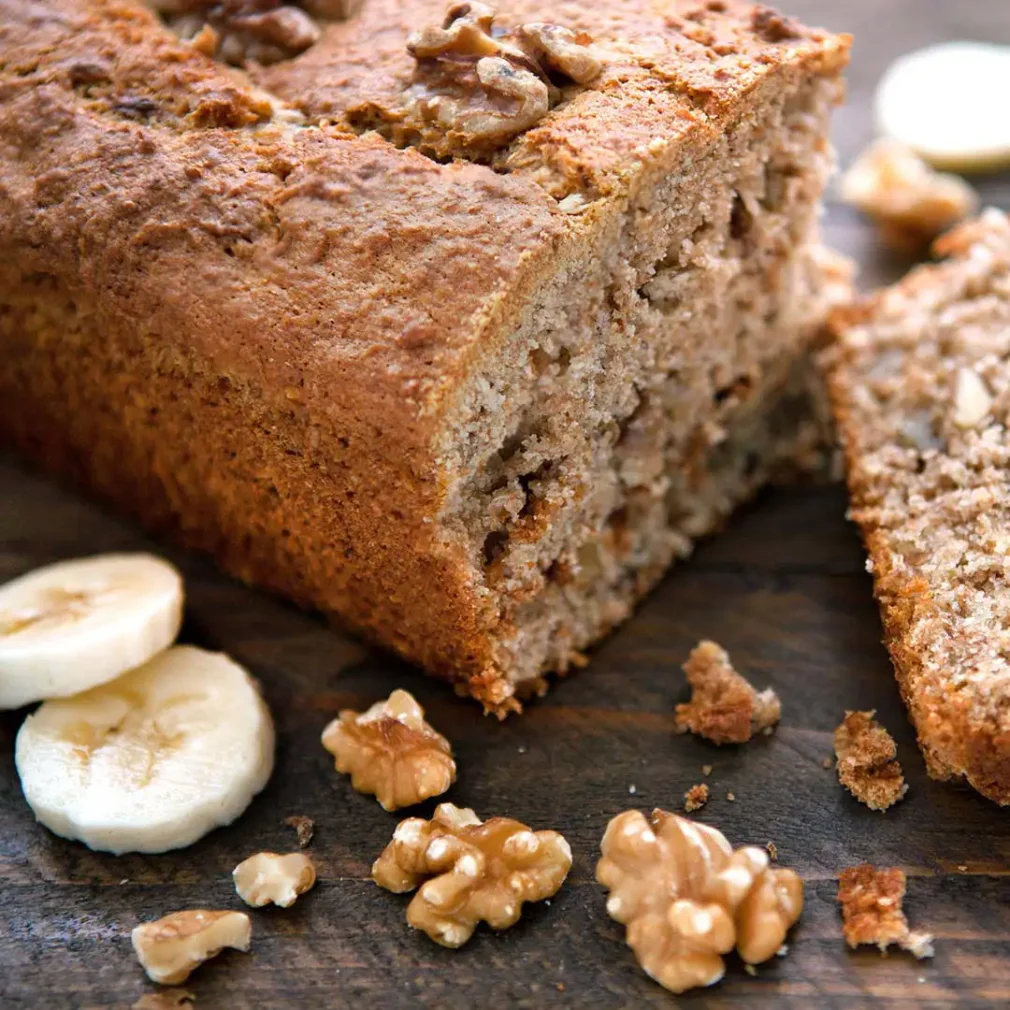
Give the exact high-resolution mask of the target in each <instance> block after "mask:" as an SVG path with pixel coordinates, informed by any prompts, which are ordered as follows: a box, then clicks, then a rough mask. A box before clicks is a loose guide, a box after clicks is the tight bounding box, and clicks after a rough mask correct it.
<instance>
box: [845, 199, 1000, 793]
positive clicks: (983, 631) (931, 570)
mask: <svg viewBox="0 0 1010 1010" xmlns="http://www.w3.org/2000/svg"><path fill="white" fill-rule="evenodd" d="M937 251H938V252H939V253H940V254H941V255H947V256H949V257H950V259H949V260H948V261H947V262H944V263H940V264H936V265H929V266H924V267H920V268H919V269H917V270H914V271H913V272H912V273H911V274H910V275H909V276H908V277H906V278H905V279H904V280H902V281H901V282H900V283H898V284H896V285H895V286H894V287H892V288H890V289H888V290H885V291H883V292H881V293H879V294H877V295H875V296H873V297H871V298H869V299H868V300H866V301H864V302H862V303H861V304H858V305H856V306H854V307H852V308H849V309H846V310H842V311H839V312H838V313H837V314H836V315H835V317H834V319H833V321H832V328H833V329H834V331H835V333H836V337H837V343H836V344H835V345H834V346H833V347H832V349H831V350H830V352H829V355H828V364H829V381H830V390H831V396H832V399H833V403H834V409H835V416H836V419H837V422H838V427H839V431H840V434H841V440H842V444H843V446H844V449H845V456H846V460H847V467H848V481H849V489H850V492H851V497H852V509H851V516H852V518H853V519H854V520H855V521H856V522H857V523H858V524H859V526H860V528H861V529H862V532H863V537H864V539H865V541H866V546H867V549H868V551H869V555H870V559H869V562H868V568H869V570H870V571H871V572H872V573H873V579H874V585H875V589H876V595H877V598H878V600H879V601H880V607H881V613H882V615H883V621H884V631H885V636H886V642H887V646H888V648H889V649H890V652H891V658H892V659H893V661H894V668H895V671H896V673H897V676H898V683H899V685H900V687H901V692H902V694H903V696H904V698H905V703H906V704H907V706H908V709H909V712H910V713H911V716H912V720H913V721H914V723H915V726H916V729H917V730H918V734H919V743H920V745H921V746H922V750H923V754H924V755H925V757H926V762H927V765H928V768H929V772H930V774H931V775H933V776H934V777H936V778H941V779H962V778H963V779H967V781H968V782H970V783H971V784H972V785H973V786H974V787H975V788H976V789H977V790H978V791H979V792H981V793H983V794H984V795H985V796H988V797H989V798H990V799H993V800H996V801H997V802H999V803H1004V804H1005V803H1010V630H1008V628H1010V593H1008V592H1007V585H1006V582H1007V574H1008V571H1010V568H1008V565H1010V561H1008V559H1010V484H1008V477H1007V475H1008V472H1010V470H1008V468H1010V437H1008V428H1007V412H1008V410H1010V372H1008V369H1007V361H1008V357H1010V220H1008V218H1007V216H1006V215H1005V214H1003V213H1001V212H999V211H987V212H986V213H985V214H984V215H983V216H982V217H981V218H980V219H978V220H976V221H973V222H970V223H968V224H965V225H962V226H961V227H960V228H958V229H956V230H955V231H953V232H951V233H949V234H948V235H947V236H945V237H944V238H942V239H940V240H939V242H938V244H937Z"/></svg>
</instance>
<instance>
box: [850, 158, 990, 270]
mask: <svg viewBox="0 0 1010 1010" xmlns="http://www.w3.org/2000/svg"><path fill="white" fill-rule="evenodd" d="M841 193H842V199H843V200H845V202H846V203H850V204H852V205H853V206H855V207H858V208H859V209H860V210H861V211H863V213H864V214H866V215H868V216H869V217H871V218H872V219H873V220H874V221H875V222H876V223H877V226H878V229H879V231H880V236H881V238H882V239H883V241H884V243H885V244H886V245H888V246H890V247H892V248H893V249H895V250H896V251H897V252H902V253H913V254H914V253H919V252H922V251H923V250H924V249H925V248H926V247H927V246H928V245H929V243H930V242H932V241H933V239H935V238H936V237H937V235H939V234H941V233H942V232H945V231H946V230H947V229H948V228H951V227H953V226H954V225H955V224H957V223H958V222H959V221H963V220H964V219H965V218H967V217H969V216H970V215H971V214H973V213H974V212H975V210H976V209H977V208H978V195H977V194H976V192H975V190H974V189H972V187H971V186H969V185H968V183H967V182H965V181H964V179H962V178H960V177H959V176H956V175H945V174H942V173H939V172H936V171H934V170H933V169H932V168H930V167H929V165H927V164H926V162H924V161H923V160H922V159H921V158H920V157H919V156H918V155H917V154H915V152H914V151H912V150H910V149H909V148H907V147H905V146H904V145H902V144H899V143H898V142H897V141H894V140H878V141H877V142H876V143H874V144H872V145H871V146H870V147H869V148H867V149H866V150H865V151H864V152H863V153H862V154H861V155H860V156H859V157H858V158H857V159H856V161H855V163H854V164H853V165H852V167H851V168H850V169H849V170H848V172H846V173H845V175H844V176H843V177H842V185H841Z"/></svg>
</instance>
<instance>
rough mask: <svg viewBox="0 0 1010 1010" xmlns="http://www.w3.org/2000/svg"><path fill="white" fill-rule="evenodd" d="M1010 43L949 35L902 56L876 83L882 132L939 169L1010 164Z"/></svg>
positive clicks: (971, 169)
mask: <svg viewBox="0 0 1010 1010" xmlns="http://www.w3.org/2000/svg"><path fill="white" fill-rule="evenodd" d="M1006 95H1010V46H995V45H989V44H987V43H983V42H946V43H943V44H942V45H937V46H929V47H928V48H926V49H919V50H917V51H916V52H912V53H908V54H907V55H905V56H902V57H901V58H900V59H899V60H896V61H895V62H894V63H893V64H892V65H891V67H890V68H889V69H888V71H887V73H886V74H884V77H883V78H882V80H881V82H880V84H879V85H878V86H877V98H876V117H877V126H878V128H879V129H880V131H881V132H882V133H884V134H885V135H887V136H889V137H893V138H894V139H895V140H899V141H901V143H903V144H905V145H906V146H907V147H910V148H911V149H912V150H913V151H915V153H916V154H918V155H919V156H920V157H921V158H924V159H925V160H926V161H928V162H930V164H932V165H934V166H936V167H937V168H942V169H947V170H950V171H960V172H982V171H988V170H992V169H996V168H999V167H1001V166H1003V165H1008V164H1010V115H1008V114H1007V111H1006V103H1005V96H1006Z"/></svg>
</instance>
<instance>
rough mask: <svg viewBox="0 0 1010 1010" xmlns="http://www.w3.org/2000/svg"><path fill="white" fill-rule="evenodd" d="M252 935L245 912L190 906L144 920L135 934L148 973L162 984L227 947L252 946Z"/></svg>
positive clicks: (180, 978) (176, 981) (173, 982)
mask: <svg viewBox="0 0 1010 1010" xmlns="http://www.w3.org/2000/svg"><path fill="white" fill-rule="evenodd" d="M251 937H252V924H251V923H250V922H249V916H248V915H246V914H245V912H211V911H207V910H206V909H189V910H187V911H185V912H173V913H172V914H171V915H166V916H165V917H164V918H161V919H158V920H156V921H155V922H144V923H141V925H139V926H137V927H136V929H134V931H133V933H132V937H131V938H132V940H133V949H134V950H135V951H136V953H137V957H138V959H139V960H140V963H141V964H142V965H143V967H144V971H146V972H147V977H148V978H150V979H151V981H152V982H158V983H160V984H161V985H178V984H179V983H180V982H184V981H185V980H186V979H187V978H189V975H190V972H192V971H193V969H194V968H197V967H199V966H200V965H201V964H203V962H204V961H207V960H209V959H210V958H212V957H214V956H216V955H217V954H220V953H221V951H222V950H223V949H224V948H225V947H234V948H235V949H236V950H248V949H249V941H250V939H251Z"/></svg>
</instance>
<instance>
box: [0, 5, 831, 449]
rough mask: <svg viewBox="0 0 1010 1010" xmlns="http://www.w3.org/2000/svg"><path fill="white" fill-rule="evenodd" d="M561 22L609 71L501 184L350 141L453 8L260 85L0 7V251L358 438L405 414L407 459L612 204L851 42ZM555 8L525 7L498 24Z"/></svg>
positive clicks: (137, 14) (686, 19)
mask: <svg viewBox="0 0 1010 1010" xmlns="http://www.w3.org/2000/svg"><path fill="white" fill-rule="evenodd" d="M463 6H467V5H463ZM646 6H648V11H647V12H642V10H641V9H642V8H645V7H646ZM549 13H550V17H551V19H552V21H555V22H557V23H560V24H562V25H566V26H568V27H570V28H573V29H576V30H578V31H585V32H588V33H589V34H590V35H591V36H592V38H593V39H594V42H593V43H592V45H593V47H594V52H598V56H599V60H600V64H601V70H600V72H599V73H598V75H597V76H596V77H595V79H593V80H592V81H591V82H590V83H588V84H585V85H578V84H573V83H572V82H571V81H570V80H568V81H567V83H565V82H563V81H562V82H560V83H561V87H560V88H559V89H558V92H559V95H560V98H561V100H560V104H558V105H557V106H556V107H555V108H553V109H552V110H551V111H549V112H547V114H546V115H545V116H543V117H542V118H541V119H540V120H539V121H538V123H537V124H536V125H535V126H533V127H532V128H530V129H528V130H526V131H525V132H523V133H521V134H520V135H519V136H517V137H516V138H515V139H513V140H512V141H511V142H509V143H508V144H506V145H505V146H504V147H502V148H501V149H499V150H496V151H495V152H493V158H492V160H493V161H494V162H495V168H496V169H497V170H493V169H492V168H491V167H487V166H485V165H481V164H474V163H471V162H470V161H467V160H465V159H461V158H456V159H454V160H452V161H450V162H448V163H439V162H438V161H436V160H433V159H432V158H429V157H425V156H424V155H423V154H421V153H419V152H418V151H417V150H414V149H412V148H408V149H404V150H400V149H397V148H396V147H395V146H394V145H393V144H391V143H390V142H389V141H387V140H386V139H383V137H381V136H379V135H378V134H376V133H367V134H366V135H359V134H360V132H361V130H362V129H363V128H364V126H363V123H362V122H361V120H360V115H359V116H358V117H357V118H356V116H355V114H354V113H355V110H359V112H360V109H361V107H362V105H363V104H367V103H372V106H373V107H374V108H385V109H388V108H391V107H392V106H394V105H395V104H396V102H397V96H398V95H399V94H400V93H401V92H402V90H403V88H404V87H405V86H409V82H410V77H411V74H412V72H413V71H412V67H413V66H414V64H415V61H414V59H413V58H412V57H411V56H410V55H409V54H408V52H407V50H406V48H405V47H406V42H407V37H408V35H409V34H410V33H411V32H412V31H416V30H418V29H422V28H424V27H425V26H427V25H430V24H436V25H437V24H441V23H442V17H443V15H444V7H443V4H442V3H440V2H433V0H410V2H397V0H367V2H366V3H365V4H364V7H363V9H362V11H361V12H360V13H358V14H357V15H355V16H353V17H351V18H350V19H349V20H347V21H345V22H336V23H329V24H324V28H323V33H322V38H321V39H320V40H319V41H318V42H317V43H315V44H314V45H312V46H311V47H310V48H308V49H307V50H306V51H305V52H304V53H303V54H302V55H301V56H299V57H297V58H295V59H292V60H290V61H285V62H281V63H278V64H276V65H274V66H272V67H269V68H258V67H250V68H248V69H249V70H250V72H251V73H252V75H253V76H254V77H256V78H257V80H258V81H259V83H260V84H261V85H263V86H267V87H269V88H270V92H269V93H268V92H267V91H265V90H262V89H261V88H260V87H257V86H256V84H254V83H253V81H252V78H251V77H250V76H249V74H246V73H244V72H242V71H240V70H234V69H231V68H229V67H227V66H224V65H223V64H221V63H219V62H217V61H215V60H213V59H211V58H209V57H207V56H205V55H203V54H202V53H201V52H199V51H197V49H196V48H194V46H192V45H190V44H187V43H185V42H182V41H179V40H177V39H176V38H175V37H174V36H173V34H172V33H171V32H170V31H169V30H168V29H167V28H165V27H164V26H163V25H161V24H160V23H159V20H158V18H157V16H156V15H155V14H154V13H152V12H150V11H148V10H147V9H146V8H144V7H143V6H141V5H140V4H139V3H132V2H128V0H42V2H39V0H0V52H2V54H3V59H2V62H0V162H2V164H3V179H2V182H0V221H2V223H0V241H2V243H3V244H4V245H5V246H8V247H15V248H18V249H19V250H23V252H22V253H21V254H20V255H21V261H20V263H19V267H20V268H21V269H23V270H26V271H29V272H34V273H46V274H52V275H54V276H56V277H58V278H60V279H61V280H62V281H65V282H66V283H67V284H68V285H70V286H71V287H72V288H73V287H76V288H78V289H80V290H81V291H82V295H83V294H86V295H87V296H88V297H89V298H90V299H93V300H96V302H97V309H96V310H97V311H98V312H100V313H102V314H103V315H106V316H107V317H108V325H110V326H118V325H123V324H122V323H121V320H123V319H128V318H130V317H133V318H136V317H137V316H139V317H140V318H141V319H143V320H145V325H146V326H147V327H149V328H150V330H151V332H152V333H156V332H158V331H160V332H162V333H173V332H176V333H179V334H185V341H186V343H187V345H188V347H190V348H191V349H192V350H193V351H194V353H196V354H199V355H202V356H203V357H204V358H205V359H206V360H208V361H209V362H211V363H214V364H217V365H219V366H220V367H221V369H222V371H223V373H225V374H237V375H241V376H242V378H243V379H244V380H246V381H249V382H251V383H253V384H255V385H257V386H259V387H260V388H261V389H262V390H264V391H266V393H267V394H268V395H270V396H274V397H284V396H287V397H289V398H290V399H291V400H292V401H293V402H297V403H300V404H307V403H309V402H310V401H311V402H313V403H314V406H315V408H316V409H317V410H319V411H321V412H323V413H330V414H331V415H332V416H338V415H339V416H340V417H341V418H342V419H344V423H346V422H347V419H348V418H349V417H350V418H358V419H359V420H360V421H362V423H365V419H368V418H370V419H372V420H373V421H374V419H375V418H379V417H381V418H395V419H396V423H397V425H398V427H399V428H400V430H401V431H402V433H403V438H402V439H401V450H402V452H403V453H404V454H405V457H407V458H409V455H410V452H411V447H412V445H417V446H418V447H420V446H422V445H423V444H424V443H426V442H427V441H428V439H429V437H430V433H431V430H432V427H431V426H432V425H433V424H434V423H435V422H436V420H437V417H438V416H439V415H440V414H441V412H442V410H443V409H444V408H445V407H446V406H447V405H448V404H449V402H450V401H451V399H452V396H453V392H454V390H456V389H457V388H458V386H459V382H460V378H461V376H462V375H463V374H465V373H466V371H467V369H468V368H469V366H470V363H471V362H472V361H473V358H474V355H475V353H476V352H479V351H480V350H481V349H482V348H483V347H485V346H486V345H487V343H488V342H490V341H495V340H497V339H499V337H500V335H501V333H502V332H503V327H507V325H508V323H509V321H510V320H511V319H513V318H514V313H515V309H516V306H517V304H519V303H521V302H522V300H523V299H525V298H526V297H527V296H528V295H529V293H530V291H531V290H533V288H534V287H535V286H536V285H537V284H539V283H541V282H542V280H543V278H544V277H547V276H549V275H550V274H551V273H552V271H555V270H557V269H558V267H559V264H563V263H564V262H565V259H566V257H569V256H571V255H575V254H576V253H577V251H578V250H579V249H580V248H583V249H584V247H585V244H586V240H587V239H589V238H591V236H592V234H593V233H594V232H595V231H596V230H597V229H600V228H604V227H606V226H607V225H608V224H611V225H612V224H613V223H614V220H615V217H614V215H615V214H616V209H617V207H618V205H625V204H626V202H627V201H628V200H630V199H633V196H634V193H635V192H636V189H637V188H638V187H639V186H641V185H643V184H646V183H647V182H648V181H649V180H650V179H654V178H655V177H656V175H657V173H662V172H663V171H665V170H668V169H669V167H670V165H671V163H672V159H673V158H674V157H675V156H680V155H682V154H683V151H684V149H685V147H689V146H690V145H692V144H700V143H703V142H704V138H705V137H706V135H709V136H710V135H711V131H718V130H719V129H721V127H722V126H723V124H724V122H725V121H726V119H727V118H728V117H730V116H731V115H733V114H734V111H735V110H737V109H739V108H741V107H742V106H743V105H744V104H745V103H746V101H747V99H748V95H749V94H751V93H752V92H754V91H755V90H756V89H759V88H760V86H761V84H762V82H763V81H765V80H766V79H768V78H769V75H772V74H773V72H774V71H776V70H782V69H783V68H784V69H785V70H786V71H787V72H788V73H790V74H796V75H804V74H814V73H818V72H820V71H825V72H829V71H830V70H832V69H837V67H838V66H840V65H841V64H842V63H844V61H845V60H846V58H847V48H848V40H847V38H845V37H836V36H831V35H828V34H826V33H823V32H817V31H808V30H806V29H803V28H800V27H799V26H797V25H795V24H794V23H793V22H791V21H788V20H787V19H784V18H781V17H780V16H778V15H777V14H775V13H774V12H772V11H769V10H768V9H766V8H762V7H756V8H755V7H752V6H751V5H749V4H744V3H740V2H725V3H724V2H720V0H711V2H709V3H707V4H706V3H698V2H676V0H674V2H669V3H655V4H651V5H643V4H639V3H637V2H634V0H608V2H606V3H593V4H589V3H586V4H577V3H562V4H559V5H557V7H556V8H554V9H552V10H551V11H550V12H549ZM542 14H543V11H542V10H541V9H540V8H539V7H538V6H537V5H535V4H534V3H533V2H532V0H521V2H517V3H515V4H514V5H513V6H512V8H511V9H510V16H509V22H510V23H515V22H516V20H521V19H523V18H527V17H529V18H534V17H539V16H542ZM552 73H553V71H552ZM555 76H557V75H555ZM284 100H287V102H285V101H284ZM296 110H298V111H296ZM299 112H300V113H301V114H299ZM380 118H381V117H380ZM464 153H465V152H464ZM576 193H577V194H579V197H578V199H577V200H569V201H568V202H567V203H566V202H565V198H566V197H570V196H572V194H576ZM573 211H575V212H574V213H573ZM71 249H73V250H75V254H74V255H69V254H68V250H71ZM195 265H198V266H195ZM222 320H227V321H228V323H227V326H222V325H221V321H222ZM352 427H353V425H352Z"/></svg>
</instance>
